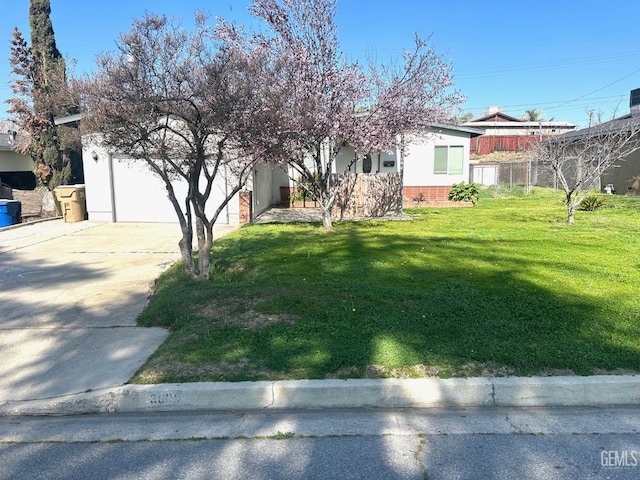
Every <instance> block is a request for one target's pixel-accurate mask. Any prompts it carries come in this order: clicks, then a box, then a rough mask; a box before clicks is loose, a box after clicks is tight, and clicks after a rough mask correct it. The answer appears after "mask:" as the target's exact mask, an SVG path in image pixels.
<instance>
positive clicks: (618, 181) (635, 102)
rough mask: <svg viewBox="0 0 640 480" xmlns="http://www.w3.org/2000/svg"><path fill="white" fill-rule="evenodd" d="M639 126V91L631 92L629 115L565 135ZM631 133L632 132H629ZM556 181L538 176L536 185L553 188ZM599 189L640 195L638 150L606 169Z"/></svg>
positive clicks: (571, 136) (581, 136) (581, 135)
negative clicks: (606, 188) (608, 188)
mask: <svg viewBox="0 0 640 480" xmlns="http://www.w3.org/2000/svg"><path fill="white" fill-rule="evenodd" d="M639 124H640V89H636V90H632V91H631V93H630V100H629V113H627V114H626V115H623V116H621V117H617V118H615V119H613V120H610V121H608V122H604V123H602V124H599V125H597V126H595V127H591V128H583V129H581V130H576V131H573V132H569V133H566V134H565V137H566V138H576V139H580V138H584V137H587V136H589V135H593V134H596V133H600V134H601V133H602V132H610V131H621V130H622V129H628V128H633V129H637V128H638V125H639ZM631 131H633V130H631ZM556 183H557V182H556V181H555V179H554V178H553V175H551V174H548V173H547V174H546V175H544V176H542V175H540V177H539V178H538V185H540V186H549V187H555V186H557V185H556ZM599 184H600V185H599V186H598V185H596V187H599V188H600V189H602V190H604V189H605V187H606V186H607V185H613V188H614V193H617V194H623V195H625V194H627V195H640V150H636V151H635V152H633V153H631V154H630V155H628V156H626V157H625V158H623V159H621V160H620V161H618V162H616V163H615V164H614V165H613V167H612V168H610V169H608V170H607V171H606V172H604V173H603V174H602V175H601V176H600V182H599Z"/></svg>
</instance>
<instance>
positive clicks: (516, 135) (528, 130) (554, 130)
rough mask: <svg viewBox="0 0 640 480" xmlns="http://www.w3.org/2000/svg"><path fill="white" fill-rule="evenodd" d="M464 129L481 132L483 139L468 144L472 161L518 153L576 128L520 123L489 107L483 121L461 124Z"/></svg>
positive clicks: (561, 124)
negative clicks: (500, 153)
mask: <svg viewBox="0 0 640 480" xmlns="http://www.w3.org/2000/svg"><path fill="white" fill-rule="evenodd" d="M463 126H465V127H472V128H479V129H482V130H484V134H483V135H481V136H479V137H477V138H474V139H473V140H472V141H471V155H473V156H474V157H475V156H478V157H481V156H484V155H490V154H492V153H495V152H509V153H514V154H517V153H521V152H522V151H523V150H525V149H526V148H527V147H528V146H529V145H530V144H531V143H532V142H536V141H538V140H540V139H541V138H546V137H548V136H550V135H561V134H563V133H567V132H570V131H572V130H575V128H576V125H574V124H573V123H569V122H555V121H548V120H542V121H535V122H529V121H525V120H521V119H519V118H515V117H512V116H510V115H507V114H505V113H503V112H502V108H501V107H489V108H488V109H487V110H486V114H485V116H484V117H481V118H476V119H474V120H471V121H469V122H466V123H463Z"/></svg>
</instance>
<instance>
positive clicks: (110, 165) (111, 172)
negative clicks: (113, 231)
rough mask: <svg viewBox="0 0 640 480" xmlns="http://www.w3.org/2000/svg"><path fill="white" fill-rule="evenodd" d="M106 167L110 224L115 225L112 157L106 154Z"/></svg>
mask: <svg viewBox="0 0 640 480" xmlns="http://www.w3.org/2000/svg"><path fill="white" fill-rule="evenodd" d="M107 166H108V169H109V192H110V194H111V199H110V200H111V222H112V223H116V220H117V216H116V192H115V189H114V184H113V155H111V154H110V153H109V154H107Z"/></svg>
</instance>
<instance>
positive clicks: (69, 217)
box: [55, 185, 87, 223]
mask: <svg viewBox="0 0 640 480" xmlns="http://www.w3.org/2000/svg"><path fill="white" fill-rule="evenodd" d="M55 192H56V197H57V198H58V201H59V202H60V207H61V208H62V217H63V218H64V221H65V222H66V223H73V222H82V221H83V220H84V217H85V215H86V213H87V202H86V199H85V191H84V185H60V186H59V187H56V189H55Z"/></svg>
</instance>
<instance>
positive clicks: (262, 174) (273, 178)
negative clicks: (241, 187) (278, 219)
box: [247, 164, 289, 217]
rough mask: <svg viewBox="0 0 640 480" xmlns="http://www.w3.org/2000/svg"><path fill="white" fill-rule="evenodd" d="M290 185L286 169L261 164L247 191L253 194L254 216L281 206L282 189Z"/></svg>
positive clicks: (255, 171)
mask: <svg viewBox="0 0 640 480" xmlns="http://www.w3.org/2000/svg"><path fill="white" fill-rule="evenodd" d="M288 185H289V176H288V175H287V171H286V167H282V166H280V165H271V164H260V165H257V166H256V168H255V169H254V172H253V178H252V181H251V182H249V183H248V184H247V189H249V190H251V191H252V192H253V215H254V217H255V216H257V215H260V214H261V213H263V212H264V211H265V210H267V209H268V208H269V207H272V206H274V205H279V204H280V187H281V186H282V187H286V186H288Z"/></svg>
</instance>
